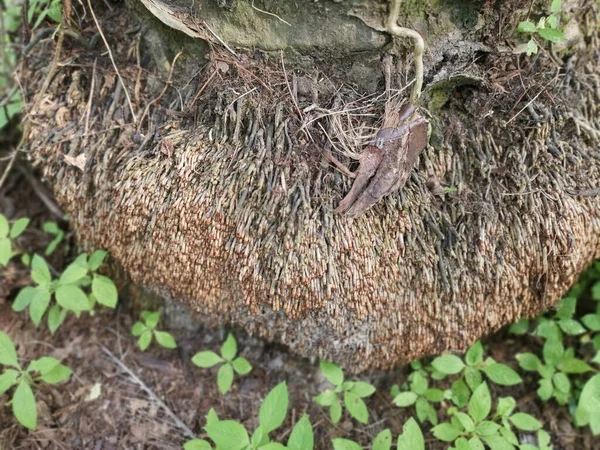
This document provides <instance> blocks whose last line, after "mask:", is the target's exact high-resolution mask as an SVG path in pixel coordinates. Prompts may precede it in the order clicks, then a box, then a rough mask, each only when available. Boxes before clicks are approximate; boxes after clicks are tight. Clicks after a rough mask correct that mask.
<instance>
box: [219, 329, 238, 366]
mask: <svg viewBox="0 0 600 450" xmlns="http://www.w3.org/2000/svg"><path fill="white" fill-rule="evenodd" d="M236 354H237V342H236V340H235V338H234V337H233V335H232V334H231V333H230V334H228V335H227V339H225V342H224V343H223V346H222V347H221V356H222V357H223V359H225V360H227V361H232V360H233V358H235V355H236Z"/></svg>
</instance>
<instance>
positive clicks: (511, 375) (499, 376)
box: [482, 362, 523, 386]
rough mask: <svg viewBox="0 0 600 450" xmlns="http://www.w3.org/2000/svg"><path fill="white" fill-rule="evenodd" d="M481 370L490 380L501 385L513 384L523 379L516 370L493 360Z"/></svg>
mask: <svg viewBox="0 0 600 450" xmlns="http://www.w3.org/2000/svg"><path fill="white" fill-rule="evenodd" d="M482 370H483V372H484V373H485V374H486V375H487V377H488V378H489V379H490V380H492V381H493V382H494V383H496V384H500V385H502V386H513V385H515V384H519V383H521V382H522V381H523V380H522V379H521V377H520V376H519V374H518V373H517V372H515V371H514V370H513V369H511V368H510V367H508V366H507V365H505V364H500V363H496V362H495V363H492V364H490V365H489V366H487V367H484V368H483V369H482Z"/></svg>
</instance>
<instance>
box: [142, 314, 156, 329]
mask: <svg viewBox="0 0 600 450" xmlns="http://www.w3.org/2000/svg"><path fill="white" fill-rule="evenodd" d="M142 318H143V319H144V323H145V324H146V326H147V327H148V328H151V329H154V328H156V325H158V321H159V319H160V313H159V312H152V311H143V312H142Z"/></svg>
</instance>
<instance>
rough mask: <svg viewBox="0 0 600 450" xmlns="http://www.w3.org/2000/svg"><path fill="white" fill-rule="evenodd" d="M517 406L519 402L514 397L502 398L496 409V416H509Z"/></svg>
mask: <svg viewBox="0 0 600 450" xmlns="http://www.w3.org/2000/svg"><path fill="white" fill-rule="evenodd" d="M516 406H517V402H516V401H515V399H514V398H513V397H500V398H499V399H498V406H497V407H496V415H498V416H500V417H504V416H509V415H510V414H511V413H512V412H513V410H514V409H515V408H516Z"/></svg>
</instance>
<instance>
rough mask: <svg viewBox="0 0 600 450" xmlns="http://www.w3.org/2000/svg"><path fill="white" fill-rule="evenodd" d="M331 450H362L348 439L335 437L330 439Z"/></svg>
mask: <svg viewBox="0 0 600 450" xmlns="http://www.w3.org/2000/svg"><path fill="white" fill-rule="evenodd" d="M331 443H332V444H333V450H362V447H361V446H360V445H358V444H357V443H356V442H354V441H351V440H349V439H342V438H335V439H332V440H331Z"/></svg>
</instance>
